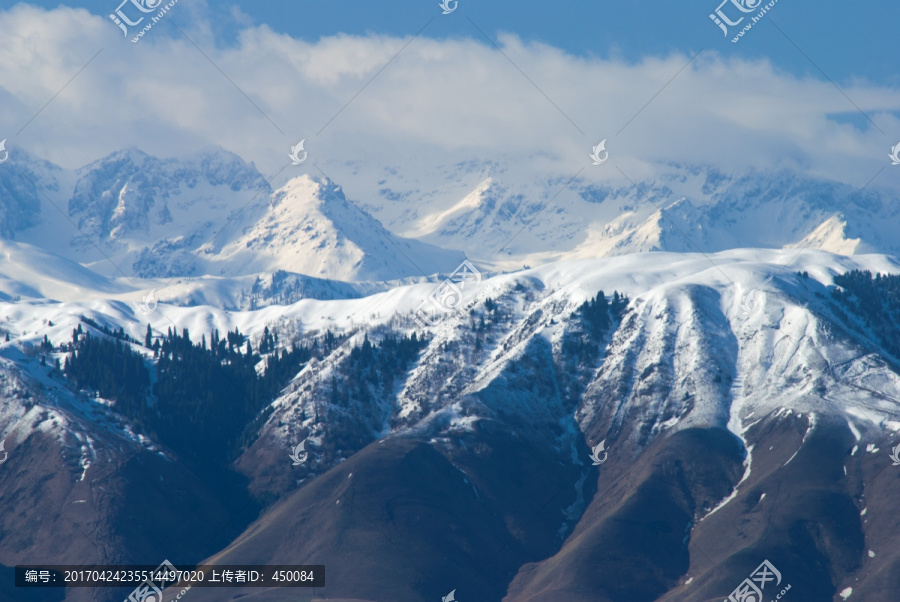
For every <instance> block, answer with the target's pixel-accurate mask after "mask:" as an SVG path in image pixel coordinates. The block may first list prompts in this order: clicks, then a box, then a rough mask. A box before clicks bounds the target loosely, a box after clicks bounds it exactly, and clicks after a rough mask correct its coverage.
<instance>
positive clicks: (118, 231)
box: [0, 149, 900, 281]
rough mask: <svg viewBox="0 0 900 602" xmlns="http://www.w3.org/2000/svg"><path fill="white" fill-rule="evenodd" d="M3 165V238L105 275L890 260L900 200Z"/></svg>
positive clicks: (703, 184)
mask: <svg viewBox="0 0 900 602" xmlns="http://www.w3.org/2000/svg"><path fill="white" fill-rule="evenodd" d="M11 157H12V158H11V159H10V161H9V162H8V163H7V164H6V165H5V168H4V169H2V170H0V236H2V237H3V238H6V239H7V240H15V241H18V242H25V243H29V244H33V245H35V246H38V247H41V248H42V249H44V250H46V251H49V252H51V253H54V254H57V255H60V256H62V257H66V258H68V259H73V260H75V261H77V262H79V263H81V264H83V265H85V266H87V267H90V268H91V269H93V270H94V271H96V272H98V273H100V274H103V275H105V276H108V277H113V278H121V277H124V276H128V277H133V278H173V277H199V276H204V275H209V276H217V277H237V276H243V275H248V274H258V273H274V272H276V271H284V272H288V273H294V274H303V275H306V276H309V277H315V278H325V279H330V280H343V281H385V280H396V279H401V278H407V277H416V278H421V277H423V276H428V275H433V274H436V273H447V272H450V271H452V270H453V269H454V268H455V267H456V265H458V264H459V262H460V261H461V259H462V258H463V257H464V255H467V256H469V257H470V258H472V259H474V260H476V261H477V262H480V265H482V266H484V267H485V268H486V269H494V270H497V269H519V268H521V266H522V264H527V265H538V264H541V263H545V262H547V261H558V260H566V259H588V258H596V257H610V256H617V255H626V254H630V253H641V252H648V251H673V252H704V253H713V252H719V251H723V250H727V249H736V248H776V249H777V248H787V247H798V248H807V247H809V248H813V249H822V250H826V251H830V252H834V253H840V254H859V253H886V254H893V255H898V254H900V236H898V235H897V230H898V228H900V200H898V199H897V197H896V195H894V194H892V193H890V192H887V191H883V190H875V189H872V190H863V191H859V190H856V189H854V188H852V187H851V186H848V185H845V184H840V183H837V182H831V181H827V180H821V179H814V178H811V177H808V176H804V175H801V174H799V173H796V172H793V171H788V170H782V171H779V172H774V173H768V172H748V173H744V174H736V175H732V174H724V173H722V172H720V171H718V170H716V169H712V168H704V167H686V166H675V165H671V166H664V167H662V168H661V169H660V173H659V175H657V176H656V177H654V178H652V179H649V180H641V181H639V182H637V183H636V185H634V186H632V185H627V186H606V185H599V184H596V183H592V182H591V181H589V180H586V179H576V180H573V181H572V182H571V183H570V184H569V185H568V187H566V183H567V181H568V180H567V178H563V177H561V176H557V177H550V176H541V177H540V178H539V177H538V176H536V175H534V174H527V175H525V176H524V178H523V177H521V176H522V174H517V173H515V172H511V171H510V170H508V169H507V168H504V167H502V166H501V165H499V164H498V163H496V162H484V163H478V162H470V163H465V164H460V165H455V166H451V167H448V168H444V169H440V170H436V171H435V173H434V174H432V175H431V176H428V177H423V178H422V179H421V180H412V179H410V178H409V177H408V176H405V175H404V174H403V173H402V171H401V170H398V169H395V168H385V169H384V170H383V171H381V172H378V171H377V170H376V171H374V172H372V173H369V172H366V173H367V174H368V175H369V176H370V177H371V178H373V179H372V181H371V183H367V180H365V179H363V178H360V180H361V182H362V183H360V182H359V181H355V182H354V189H359V190H365V191H367V192H366V193H365V194H363V195H362V198H359V199H349V198H347V197H346V196H345V194H344V192H343V190H342V189H341V187H340V186H338V185H337V184H336V183H334V182H331V181H330V180H328V179H327V178H324V177H322V176H320V175H317V176H315V177H313V176H310V175H301V176H296V177H294V179H290V180H289V181H288V183H287V184H286V185H285V186H284V187H282V188H280V189H279V190H273V189H272V188H271V187H270V185H269V183H268V182H267V181H266V179H265V178H264V177H263V176H262V175H261V174H260V173H259V171H258V170H257V169H256V167H255V166H254V165H253V164H248V163H246V162H244V161H243V160H242V159H240V158H239V157H237V156H236V155H234V154H231V153H229V152H226V151H223V150H213V151H209V152H206V153H201V154H198V155H196V156H193V157H188V158H186V159H157V158H155V157H151V156H149V155H146V154H145V153H143V152H141V151H138V150H135V149H129V150H125V151H120V152H117V153H113V154H112V155H110V156H108V157H106V158H104V159H101V160H99V161H95V162H94V163H91V164H89V165H86V166H85V167H82V168H80V169H77V170H75V171H67V170H63V169H61V168H59V167H56V166H54V165H52V164H50V163H47V162H46V161H42V160H40V159H37V158H34V157H32V156H31V155H29V154H28V153H27V152H25V151H24V150H21V149H14V152H13V154H12V155H11ZM293 169H298V170H299V169H301V168H299V167H298V168H293ZM556 195H558V196H556ZM382 223H383V224H386V227H384V226H382ZM404 237H405V238H404Z"/></svg>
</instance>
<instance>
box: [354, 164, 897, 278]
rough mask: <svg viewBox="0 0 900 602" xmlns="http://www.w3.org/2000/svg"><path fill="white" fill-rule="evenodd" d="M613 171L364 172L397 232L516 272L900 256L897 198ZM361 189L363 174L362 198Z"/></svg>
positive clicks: (706, 173) (810, 182)
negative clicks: (664, 254)
mask: <svg viewBox="0 0 900 602" xmlns="http://www.w3.org/2000/svg"><path fill="white" fill-rule="evenodd" d="M611 165H612V162H611V163H610V164H607V165H604V166H603V168H596V169H606V168H609V169H610V170H611V171H608V172H601V173H599V174H598V173H594V172H586V173H582V175H580V176H579V177H577V178H575V179H574V180H571V182H570V181H569V180H570V178H571V177H572V175H571V174H570V175H565V174H559V173H549V172H548V173H540V174H533V173H521V172H520V171H519V170H517V169H516V168H515V166H514V165H513V163H512V162H509V163H508V164H507V163H500V162H497V161H485V162H478V161H469V162H464V163H459V164H455V165H452V166H445V167H442V168H433V169H431V170H424V172H425V173H424V175H418V176H417V177H414V176H410V175H408V174H406V173H405V172H404V170H403V169H401V168H399V167H388V168H381V169H378V168H375V169H373V171H372V173H371V174H367V175H368V177H369V179H370V180H372V181H377V190H376V189H373V190H371V192H368V189H367V192H368V196H370V197H371V196H372V195H374V194H375V193H376V192H377V194H378V195H379V196H380V197H381V199H380V201H379V202H377V203H376V202H370V203H368V204H366V208H367V209H368V210H369V211H370V212H371V213H372V214H373V215H375V216H376V217H378V218H379V219H381V221H382V222H383V223H385V224H386V225H387V227H388V228H390V229H391V230H392V231H394V232H397V233H399V234H402V235H405V236H412V237H416V238H421V239H422V240H426V241H428V242H432V243H434V244H438V245H441V246H452V247H454V248H465V249H471V251H470V253H469V254H470V256H472V257H474V258H476V259H480V260H483V261H485V262H498V264H497V265H499V266H505V267H507V269H515V268H519V267H520V266H521V265H522V264H523V263H525V264H528V265H536V264H539V263H543V262H546V261H554V260H560V259H581V258H591V257H607V256H615V255H625V254H630V253H638V252H646V251H673V252H698V251H702V252H717V251H723V250H726V249H734V248H776V249H777V248H783V247H789V246H802V247H806V246H810V247H812V248H820V249H823V250H826V251H831V252H835V253H842V254H853V253H872V252H880V253H890V254H897V253H898V252H900V237H898V236H897V234H896V233H897V231H898V229H900V200H898V198H897V195H896V194H895V193H894V192H892V191H891V190H887V189H877V188H874V187H869V188H865V189H861V188H862V186H860V187H854V186H850V185H847V184H842V183H839V182H834V181H829V180H825V179H820V178H814V177H811V176H806V175H803V174H801V173H798V172H796V171H792V170H788V169H783V170H780V171H774V172H760V171H747V172H746V173H738V174H727V173H723V172H721V171H719V170H717V169H714V168H709V167H702V166H684V165H664V166H659V168H658V169H657V170H655V173H656V175H654V176H653V177H650V178H637V177H633V178H632V177H630V176H629V178H630V179H629V180H625V179H623V178H622V177H621V174H620V173H619V172H618V171H615V170H614V169H613V168H612V167H611ZM573 171H574V170H573ZM626 171H627V170H626ZM603 173H605V174H606V177H605V178H604V177H602V174H603ZM364 182H365V179H364V178H359V177H358V176H356V177H355V178H354V181H353V189H354V190H362V189H363V187H364V186H365V184H364ZM525 226H527V227H526V228H525V230H524V231H523V232H522V233H521V234H518V235H517V234H516V233H517V232H518V231H519V230H520V229H522V228H523V227H525Z"/></svg>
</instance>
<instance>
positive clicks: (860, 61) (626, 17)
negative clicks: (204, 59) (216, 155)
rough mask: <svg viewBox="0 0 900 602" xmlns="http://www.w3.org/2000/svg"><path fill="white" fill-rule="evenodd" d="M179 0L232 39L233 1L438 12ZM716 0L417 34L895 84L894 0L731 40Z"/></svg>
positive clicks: (588, 4) (351, 11)
mask: <svg viewBox="0 0 900 602" xmlns="http://www.w3.org/2000/svg"><path fill="white" fill-rule="evenodd" d="M31 4H35V5H38V6H43V7H46V8H54V7H56V6H59V5H60V4H63V5H65V6H71V7H82V8H86V9H88V10H90V11H91V12H93V13H95V14H97V15H102V16H106V14H108V13H109V12H112V10H114V9H115V8H116V6H117V5H118V2H117V0H75V1H70V2H65V3H60V2H58V1H54V0H37V1H35V2H31ZM188 4H193V5H195V8H196V7H197V6H200V7H203V9H202V10H201V12H206V11H207V10H208V12H209V14H208V16H209V17H211V18H210V22H211V23H212V24H213V27H214V29H215V33H216V38H217V41H218V42H219V43H223V42H224V43H226V44H227V43H230V42H231V41H232V40H233V36H234V34H235V31H236V30H237V26H238V21H237V20H236V19H235V17H234V13H233V10H232V9H233V7H238V8H239V9H240V11H242V12H243V13H244V14H245V15H246V16H247V17H249V18H250V19H252V23H254V24H256V25H259V24H266V25H268V26H269V27H271V28H272V29H273V30H274V31H276V32H280V33H286V34H289V35H291V36H292V37H295V38H299V39H304V40H308V41H315V40H317V39H319V38H321V37H323V36H330V35H335V34H338V33H349V34H369V33H375V34H389V35H397V36H403V35H409V34H413V33H415V32H416V31H418V30H419V29H421V28H422V26H423V25H424V24H425V23H427V22H428V20H429V19H431V18H432V17H434V16H437V15H439V13H440V11H439V9H438V7H437V5H438V0H391V1H390V2H373V1H364V2H363V1H359V0H354V1H335V0H283V1H276V0H239V1H237V2H220V1H213V2H211V3H209V4H210V5H211V6H208V7H207V6H206V3H205V2H201V1H200V0H180V3H179V6H178V8H179V11H178V14H176V15H175V16H174V18H175V19H176V20H187V19H189V16H188V13H189V11H188V10H183V9H184V7H185V6H186V5H188ZM718 5H719V0H700V1H696V0H695V1H693V2H690V3H679V2H672V1H670V0H665V1H663V0H650V1H647V0H642V1H640V2H639V1H637V0H619V1H617V2H612V1H609V0H590V1H588V0H581V1H578V2H549V1H546V0H545V1H541V2H538V1H536V0H518V1H512V0H490V1H484V0H482V1H475V0H460V2H459V5H458V9H457V10H456V12H455V14H454V15H453V16H454V17H456V18H454V19H447V18H445V19H435V21H433V22H432V23H431V25H429V27H428V28H427V29H426V30H425V32H424V34H425V35H428V36H430V37H437V38H444V37H456V36H465V37H478V36H479V34H478V33H477V31H476V30H475V29H474V28H473V27H472V25H471V24H470V23H469V21H468V20H466V19H465V17H468V18H469V19H471V20H472V21H473V22H475V23H476V24H477V25H478V26H479V27H480V28H482V29H483V30H484V31H485V32H487V33H488V34H490V35H492V36H495V35H496V34H497V33H498V32H512V33H516V34H518V35H519V36H521V37H522V38H524V39H526V40H535V41H542V42H545V43H547V44H550V45H553V46H556V47H558V48H562V49H564V50H565V51H567V52H569V53H572V54H575V55H582V56H584V55H588V56H589V55H595V56H601V57H617V58H624V59H626V60H629V61H636V60H639V59H641V58H643V57H645V56H647V55H659V56H663V55H666V54H669V53H671V52H675V51H677V52H683V53H693V52H696V51H698V50H701V49H714V50H717V51H719V52H720V53H722V54H723V55H724V56H730V55H734V54H737V55H739V56H741V57H744V58H748V59H757V58H767V59H769V60H771V61H772V63H773V64H774V65H776V66H777V67H779V68H781V69H784V70H786V71H787V72H789V73H792V74H794V75H797V76H807V75H808V76H811V77H814V78H816V79H824V77H823V75H822V73H820V71H819V69H821V71H822V72H824V74H825V75H826V76H827V77H829V78H831V79H833V80H834V81H835V82H838V83H849V82H851V81H853V80H854V79H856V78H864V79H867V80H869V81H872V82H876V83H882V84H891V85H897V84H900V71H898V69H897V64H898V63H897V32H896V25H897V24H898V23H900V3H896V2H886V1H885V0H880V1H875V0H856V1H855V2H853V3H847V2H838V1H837V0H819V1H817V2H802V1H800V0H779V2H778V3H777V4H776V5H775V7H774V8H773V9H772V11H771V13H770V14H769V15H768V16H767V17H766V19H765V21H769V20H770V21H771V23H770V22H763V23H761V24H760V25H759V26H757V27H755V28H754V30H753V31H752V32H750V33H752V35H749V34H748V35H745V37H744V38H742V39H741V41H740V42H739V43H738V44H733V43H731V42H730V40H729V39H726V38H724V37H723V35H722V33H721V32H720V31H719V30H718V29H717V28H716V26H715V25H714V24H713V22H712V21H711V20H710V19H709V18H708V15H709V14H710V13H711V12H713V11H714V10H715V9H716V7H717V6H718ZM775 25H777V26H778V27H780V28H781V29H782V30H783V31H784V34H785V35H786V36H787V38H786V37H785V35H782V33H780V32H779V31H778V29H776V27H775ZM795 45H796V47H795ZM804 54H805V55H806V56H804ZM806 57H808V58H806ZM810 59H811V60H810ZM811 61H812V62H811ZM813 63H815V65H817V66H818V68H817V67H816V66H814V65H813Z"/></svg>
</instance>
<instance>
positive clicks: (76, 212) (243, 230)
mask: <svg viewBox="0 0 900 602" xmlns="http://www.w3.org/2000/svg"><path fill="white" fill-rule="evenodd" d="M3 167H4V168H5V169H3V170H0V211H2V213H0V217H3V218H4V219H3V221H2V223H3V229H2V234H3V235H4V236H5V238H7V239H14V240H16V241H21V242H25V243H29V244H32V245H34V246H36V247H40V248H43V249H45V250H46V251H49V252H52V253H55V254H57V255H60V256H62V257H66V258H67V259H72V260H75V261H77V262H79V263H81V264H83V265H85V266H86V267H88V268H90V269H92V270H94V271H96V272H97V273H99V274H101V275H104V276H107V277H112V278H126V277H127V278H159V279H163V278H177V277H186V276H203V275H214V276H225V277H237V276H245V275H250V274H253V275H256V274H259V273H273V272H276V271H279V270H281V271H286V272H291V273H300V274H304V275H307V276H313V277H320V278H328V279H332V280H356V281H359V280H392V279H398V278H404V277H424V276H429V275H431V274H435V273H439V272H447V271H452V269H453V268H454V267H456V266H457V265H458V264H459V263H460V261H462V259H464V255H463V254H462V253H460V252H454V251H447V250H444V249H439V248H436V247H433V246H431V245H428V244H426V243H422V242H418V241H414V240H406V239H403V238H400V237H397V236H394V235H393V234H391V233H390V232H388V231H387V230H385V229H384V228H383V227H382V226H381V225H380V224H379V223H378V222H377V220H375V219H373V218H372V217H371V216H369V215H367V214H366V213H365V212H364V211H362V210H361V209H359V208H358V206H355V205H354V203H352V202H351V201H350V200H348V199H347V198H346V197H345V196H344V194H343V192H342V191H341V189H340V187H339V186H336V185H334V184H333V183H332V182H330V181H328V180H327V179H321V180H320V181H316V180H313V179H312V178H311V177H310V176H308V175H300V176H297V177H296V178H294V179H292V180H290V181H289V182H288V184H287V185H286V186H284V187H283V188H282V189H280V190H278V191H274V192H273V191H272V189H271V187H270V186H269V183H268V182H267V181H266V180H265V178H263V176H262V175H261V174H260V173H259V172H258V171H257V170H256V168H255V166H253V165H252V164H247V163H245V162H244V161H243V160H241V159H240V158H239V157H237V156H236V155H234V154H232V153H228V152H226V151H222V150H215V151H210V152H206V153H201V154H199V155H197V156H194V157H189V158H187V159H157V158H155V157H151V156H149V155H147V154H145V153H143V152H141V151H139V150H136V149H128V150H125V151H121V152H117V153H114V154H112V155H110V156H108V157H106V158H104V159H101V160H99V161H95V162H94V163H91V164H90V165H87V166H85V167H83V168H81V169H78V170H76V171H75V172H66V171H65V170H62V169H60V168H58V167H55V166H52V165H50V164H47V163H45V162H40V161H37V160H34V159H33V158H31V157H29V156H27V155H24V154H21V155H20V158H19V159H18V160H17V161H16V162H13V163H11V164H10V165H4V166H3Z"/></svg>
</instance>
